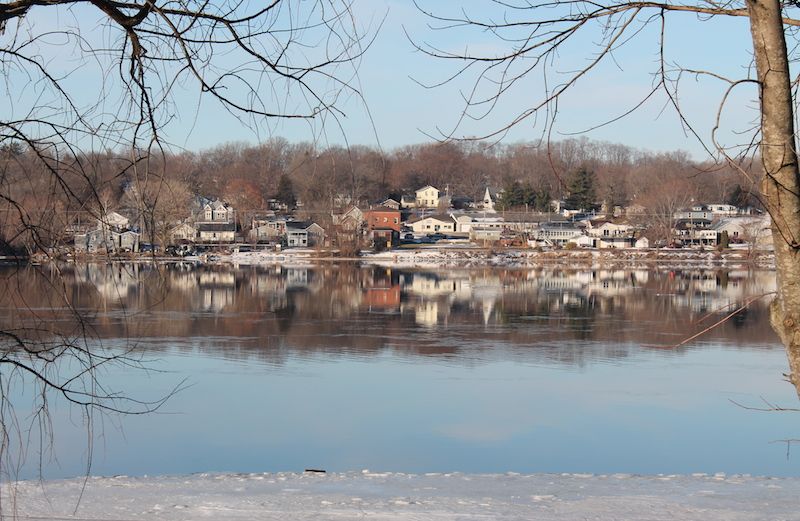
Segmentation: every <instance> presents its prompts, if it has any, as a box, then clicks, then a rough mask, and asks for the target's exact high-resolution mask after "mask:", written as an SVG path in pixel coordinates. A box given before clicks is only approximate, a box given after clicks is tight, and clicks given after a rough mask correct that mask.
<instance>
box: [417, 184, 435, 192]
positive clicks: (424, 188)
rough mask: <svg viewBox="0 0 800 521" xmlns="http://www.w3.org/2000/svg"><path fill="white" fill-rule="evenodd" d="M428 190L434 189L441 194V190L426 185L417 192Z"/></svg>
mask: <svg viewBox="0 0 800 521" xmlns="http://www.w3.org/2000/svg"><path fill="white" fill-rule="evenodd" d="M428 188H433V189H434V190H436V191H437V192H440V191H441V190H439V189H438V188H436V187H435V186H431V185H425V186H423V187H422V188H420V189H418V190H417V192H421V191H423V190H427V189H428Z"/></svg>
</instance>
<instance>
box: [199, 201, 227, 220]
mask: <svg viewBox="0 0 800 521" xmlns="http://www.w3.org/2000/svg"><path fill="white" fill-rule="evenodd" d="M233 217H234V213H233V208H231V206H230V205H229V204H227V203H223V202H222V201H220V200H219V199H217V200H214V201H211V202H208V203H206V204H205V205H203V213H202V217H201V221H202V222H218V223H219V222H222V223H232V222H233Z"/></svg>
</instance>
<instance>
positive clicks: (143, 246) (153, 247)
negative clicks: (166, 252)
mask: <svg viewBox="0 0 800 521" xmlns="http://www.w3.org/2000/svg"><path fill="white" fill-rule="evenodd" d="M159 249H160V248H159V246H158V244H150V243H149V242H142V243H140V244H139V251H140V252H141V253H158V251H159Z"/></svg>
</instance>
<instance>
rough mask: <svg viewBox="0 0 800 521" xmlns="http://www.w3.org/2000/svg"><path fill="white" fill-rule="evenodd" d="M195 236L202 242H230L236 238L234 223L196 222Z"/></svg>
mask: <svg viewBox="0 0 800 521" xmlns="http://www.w3.org/2000/svg"><path fill="white" fill-rule="evenodd" d="M197 237H198V240H199V242H203V243H215V244H219V243H232V242H233V241H234V240H235V239H236V225H235V224H233V223H228V222H200V223H197Z"/></svg>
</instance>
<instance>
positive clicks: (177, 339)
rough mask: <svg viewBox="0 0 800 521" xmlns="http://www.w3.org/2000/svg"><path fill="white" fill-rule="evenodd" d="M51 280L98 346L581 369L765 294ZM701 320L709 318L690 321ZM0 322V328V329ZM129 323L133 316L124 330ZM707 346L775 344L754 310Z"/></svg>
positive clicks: (608, 277) (221, 278)
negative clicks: (493, 357)
mask: <svg viewBox="0 0 800 521" xmlns="http://www.w3.org/2000/svg"><path fill="white" fill-rule="evenodd" d="M0 273H2V275H3V276H4V277H5V278H6V280H7V281H8V282H9V283H8V286H9V287H14V286H18V287H24V288H25V291H24V299H25V304H26V305H27V306H28V307H29V308H30V309H36V310H37V313H38V314H39V315H38V316H40V317H41V316H50V317H51V318H52V319H53V323H55V324H56V325H57V327H62V328H63V329H64V331H69V330H71V328H72V329H74V327H75V326H74V324H72V323H71V322H70V320H69V316H68V315H67V316H63V317H62V316H60V311H59V306H60V303H59V301H58V295H57V294H55V293H54V292H53V288H52V286H50V280H51V277H52V275H51V274H50V273H49V271H48V270H47V269H46V268H33V267H31V268H26V269H23V270H12V269H5V270H0ZM61 273H62V275H63V276H64V277H65V280H66V283H67V290H68V292H69V293H70V294H71V295H72V297H73V301H74V302H76V303H78V305H79V306H80V307H81V309H83V310H85V312H86V313H87V315H88V316H90V317H91V319H90V325H91V327H92V328H94V330H96V331H97V335H98V336H99V337H100V338H117V337H120V336H121V335H129V336H130V337H132V338H136V339H140V342H141V343H142V344H143V345H145V346H146V347H147V348H148V349H156V350H163V349H168V348H170V347H171V346H172V345H182V346H187V345H190V346H196V347H199V348H201V349H206V350H213V351H215V352H218V353H220V354H222V355H224V356H256V357H259V358H262V359H264V360H271V361H280V360H282V359H283V358H284V357H286V356H288V353H290V352H292V351H310V352H325V353H330V354H338V353H360V354H370V353H376V352H379V351H382V350H387V349H388V350H392V351H394V352H397V353H409V354H415V355H433V356H437V355H442V354H446V353H450V352H453V351H458V350H466V349H486V350H497V349H501V348H502V349H504V350H512V351H513V352H515V353H518V354H519V356H524V357H531V356H546V358H547V359H549V360H554V361H558V362H559V363H583V362H584V361H586V360H591V359H593V358H595V357H616V356H627V352H628V350H629V349H636V348H638V347H637V346H640V345H652V344H661V345H675V344H677V343H678V342H679V341H680V339H681V338H682V337H683V338H685V337H686V336H688V335H690V334H691V333H692V332H694V331H699V330H700V329H702V327H704V326H706V325H708V324H709V323H710V322H711V321H713V320H715V318H714V317H715V316H716V317H718V318H721V317H722V316H724V314H726V313H727V312H730V309H731V307H730V306H735V305H736V303H740V302H743V301H745V299H746V297H747V295H753V294H758V293H760V292H763V291H764V290H769V289H770V288H769V287H768V286H767V287H765V286H764V285H763V282H762V281H760V280H759V274H757V273H756V274H747V273H739V272H720V271H716V272H711V271H709V272H666V273H659V272H650V273H648V272H620V271H611V270H594V271H581V270H575V271H569V270H555V269H551V270H548V269H536V270H519V269H516V270H515V269H480V270H456V271H453V272H449V271H447V270H440V271H436V272H423V271H410V270H387V269H386V268H375V267H359V266H358V265H356V264H351V263H343V264H337V265H323V266H319V267H314V268H287V267H279V266H273V267H248V268H242V269H232V268H229V267H224V266H193V265H187V264H182V265H181V264H175V265H161V266H157V265H149V264H141V265H126V264H109V265H105V264H92V265H79V266H64V267H63V268H62V269H61ZM209 295H211V297H210V298H211V299H212V301H211V303H212V304H213V305H210V304H209V297H208V296H209ZM22 299H23V293H22V292H19V291H17V292H13V291H6V292H5V293H4V294H2V295H0V305H1V306H3V307H4V308H6V309H8V308H9V307H11V306H14V307H17V306H20V305H21V304H22ZM723 305H725V306H724V307H723ZM715 306H719V308H718V309H719V311H718V312H717V313H713V311H714V310H715V309H717V308H716V307H715ZM708 311H712V313H711V316H710V317H706V318H705V320H704V321H703V322H702V323H699V319H700V318H703V317H705V316H706V314H707V313H708ZM9 316H10V314H8V313H5V314H4V315H3V316H2V317H0V319H2V320H4V321H6V322H7V323H8V321H9V320H10V319H9V318H8V317H9ZM131 316H134V317H135V319H134V320H127V321H126V320H125V317H131ZM15 320H17V321H19V320H21V319H20V318H16V319H15ZM695 321H698V323H697V324H695V323H694V322H695ZM7 325H8V324H7ZM123 328H125V329H123ZM163 338H169V343H168V344H165V343H164V342H163V341H161V340H160V339H163ZM709 338H710V339H725V341H726V342H732V343H739V344H762V345H763V344H769V343H772V342H773V341H774V336H773V334H772V332H771V330H770V328H769V325H768V323H767V320H766V314H765V308H764V304H763V303H761V302H757V303H755V304H753V305H752V306H751V307H750V308H749V309H748V310H747V311H746V312H743V313H741V314H739V315H736V316H735V317H734V318H733V319H731V320H729V321H727V322H726V323H724V324H722V325H721V326H720V327H719V328H718V329H717V330H715V331H712V332H711V333H710V334H709ZM151 339H152V340H151ZM615 346H627V347H615ZM543 353H546V354H543Z"/></svg>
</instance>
